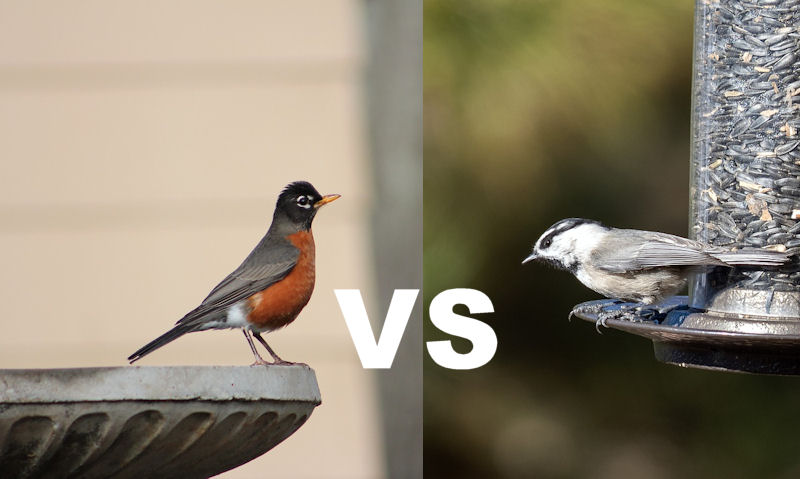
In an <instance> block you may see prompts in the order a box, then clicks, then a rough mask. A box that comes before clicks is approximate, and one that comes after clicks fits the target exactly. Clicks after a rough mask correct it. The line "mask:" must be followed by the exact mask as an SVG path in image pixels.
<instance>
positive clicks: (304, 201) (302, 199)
mask: <svg viewBox="0 0 800 479" xmlns="http://www.w3.org/2000/svg"><path fill="white" fill-rule="evenodd" d="M297 205H298V206H300V207H302V208H306V209H308V208H311V203H310V202H309V201H308V196H305V195H303V196H298V197H297Z"/></svg>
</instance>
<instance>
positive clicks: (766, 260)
mask: <svg viewBox="0 0 800 479" xmlns="http://www.w3.org/2000/svg"><path fill="white" fill-rule="evenodd" d="M711 256H713V257H714V258H716V259H718V260H720V261H722V262H723V263H726V264H729V265H731V266H781V265H782V264H785V263H787V262H788V261H789V260H790V259H791V257H790V256H789V255H787V254H786V253H782V252H780V251H772V250H768V249H741V250H738V251H729V252H725V253H714V254H712V255H711Z"/></svg>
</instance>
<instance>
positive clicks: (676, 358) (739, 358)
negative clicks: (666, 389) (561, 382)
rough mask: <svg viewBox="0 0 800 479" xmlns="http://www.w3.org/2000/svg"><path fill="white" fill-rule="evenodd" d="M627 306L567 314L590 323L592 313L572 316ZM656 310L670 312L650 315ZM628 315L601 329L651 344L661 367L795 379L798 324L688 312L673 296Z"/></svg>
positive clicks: (799, 362) (683, 299) (799, 371)
mask: <svg viewBox="0 0 800 479" xmlns="http://www.w3.org/2000/svg"><path fill="white" fill-rule="evenodd" d="M630 306H631V304H630V303H620V302H619V301H617V300H608V299H606V300H598V301H588V302H585V303H581V304H579V305H577V306H575V308H574V309H573V314H574V315H575V316H577V317H579V318H581V319H584V320H586V321H591V322H592V323H596V322H597V319H598V317H597V313H595V312H586V311H583V312H581V311H578V310H579V309H585V308H588V307H595V308H597V309H602V310H603V311H608V312H611V311H615V310H619V309H621V308H624V307H630ZM656 308H659V309H662V310H663V309H667V308H672V309H671V310H669V312H668V313H666V314H654V311H653V310H654V309H656ZM630 313H631V315H628V316H627V317H623V318H619V319H608V320H607V321H606V326H607V327H608V328H611V329H618V330H620V331H624V332H626V333H631V334H635V335H638V336H643V337H645V338H648V339H650V340H652V341H653V350H654V352H655V357H656V359H657V360H659V361H661V362H664V363H668V364H674V365H677V366H682V367H692V368H701V369H711V370H717V371H732V372H745V373H756V374H780V375H800V321H797V320H788V319H787V320H781V319H769V318H752V317H748V318H744V317H742V316H738V315H720V314H711V313H708V312H707V311H703V310H698V309H693V308H690V307H689V305H688V297H687V296H674V297H672V298H669V299H667V300H665V301H663V302H662V303H660V304H656V305H651V306H647V307H645V308H643V309H642V310H641V311H640V310H630ZM600 327H601V328H602V326H600Z"/></svg>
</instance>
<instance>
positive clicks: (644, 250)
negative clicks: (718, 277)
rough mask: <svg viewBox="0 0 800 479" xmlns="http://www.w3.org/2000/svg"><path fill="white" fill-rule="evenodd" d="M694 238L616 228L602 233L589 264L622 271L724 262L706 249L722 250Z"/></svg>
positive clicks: (617, 271)
mask: <svg viewBox="0 0 800 479" xmlns="http://www.w3.org/2000/svg"><path fill="white" fill-rule="evenodd" d="M722 252H724V250H723V249H720V248H712V247H710V246H706V245H704V244H703V243H700V242H698V241H693V240H690V239H686V238H681V237H680V236H674V235H670V234H666V233H654V232H642V231H637V230H619V231H615V232H614V233H612V234H610V235H609V236H607V237H606V241H604V244H603V245H602V246H601V247H599V248H597V249H596V250H595V252H594V253H593V255H592V256H593V264H595V265H597V267H598V268H600V269H602V270H605V271H608V272H610V273H625V272H628V271H639V270H643V269H649V268H658V267H668V266H701V265H718V266H723V265H725V263H724V262H723V261H721V260H719V259H717V258H715V257H714V256H713V255H712V254H710V253H722Z"/></svg>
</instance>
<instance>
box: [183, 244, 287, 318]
mask: <svg viewBox="0 0 800 479" xmlns="http://www.w3.org/2000/svg"><path fill="white" fill-rule="evenodd" d="M299 255H300V251H299V250H298V249H297V248H295V247H294V245H292V244H291V243H289V242H288V241H283V242H271V241H269V239H268V238H265V240H264V241H262V242H261V243H259V245H258V246H256V248H255V249H254V250H253V252H252V253H250V256H248V257H247V259H245V260H244V262H243V263H242V264H241V265H240V266H239V267H238V268H236V270H235V271H234V272H233V273H231V274H229V275H228V276H227V277H226V278H225V279H223V280H222V281H221V282H220V283H219V284H218V285H217V286H215V287H214V289H212V290H211V293H209V294H208V296H207V297H206V299H204V300H203V302H202V303H201V304H200V306H198V307H197V308H195V309H193V310H192V311H190V312H189V313H187V314H186V316H184V317H183V318H181V319H180V320H179V321H178V323H177V324H182V323H186V322H189V321H194V320H198V319H200V318H204V317H205V316H208V315H210V314H214V313H216V312H218V311H220V310H222V309H224V308H227V307H228V306H232V305H234V304H236V303H237V302H238V301H240V300H242V299H245V298H249V297H250V296H252V295H253V294H255V293H258V292H259V291H263V290H264V289H266V288H267V287H269V286H270V285H271V284H273V283H277V282H278V281H280V280H282V279H283V278H285V277H286V276H287V275H288V274H289V273H290V272H291V271H292V268H294V266H295V264H297V258H298V256H299Z"/></svg>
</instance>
